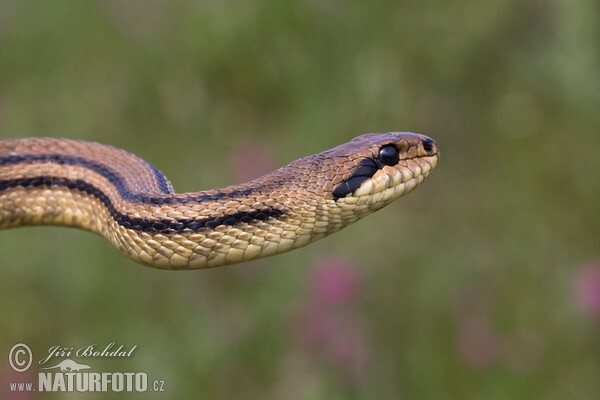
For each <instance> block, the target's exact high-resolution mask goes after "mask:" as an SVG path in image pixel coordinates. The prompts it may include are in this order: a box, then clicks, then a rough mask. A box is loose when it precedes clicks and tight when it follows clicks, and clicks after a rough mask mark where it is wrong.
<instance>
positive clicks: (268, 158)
mask: <svg viewBox="0 0 600 400" xmlns="http://www.w3.org/2000/svg"><path fill="white" fill-rule="evenodd" d="M229 165H230V168H231V174H232V175H233V177H234V178H235V180H236V181H237V182H246V181H249V180H250V179H254V178H258V177H259V176H262V175H265V174H266V173H268V172H271V171H273V170H274V169H275V161H274V159H273V153H272V151H271V149H270V148H269V147H268V146H267V145H266V144H264V143H261V142H260V141H259V140H257V139H255V140H252V141H249V140H247V141H244V142H243V143H241V144H240V145H238V146H236V147H235V148H234V149H233V150H232V152H231V158H230V163H229Z"/></svg>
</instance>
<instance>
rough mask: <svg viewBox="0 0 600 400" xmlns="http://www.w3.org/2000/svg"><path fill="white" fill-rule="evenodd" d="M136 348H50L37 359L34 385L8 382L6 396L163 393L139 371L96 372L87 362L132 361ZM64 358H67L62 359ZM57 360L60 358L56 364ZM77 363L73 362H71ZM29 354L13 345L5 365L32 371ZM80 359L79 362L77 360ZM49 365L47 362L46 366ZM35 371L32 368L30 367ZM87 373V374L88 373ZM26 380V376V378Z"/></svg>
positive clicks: (158, 383) (161, 387)
mask: <svg viewBox="0 0 600 400" xmlns="http://www.w3.org/2000/svg"><path fill="white" fill-rule="evenodd" d="M136 349H137V345H135V346H133V347H129V348H127V347H126V346H124V345H121V346H118V347H117V346H116V345H115V343H114V342H112V343H109V344H108V345H107V346H103V347H101V346H98V345H97V344H91V345H87V346H82V347H79V348H77V349H76V348H74V347H63V346H52V347H50V348H49V349H48V352H47V356H45V357H43V358H41V359H39V361H38V362H37V364H38V365H39V368H38V369H39V372H38V376H37V385H36V382H9V388H8V390H9V391H10V392H36V391H37V392H163V391H164V381H163V380H158V379H157V380H152V381H149V379H148V374H147V373H146V372H142V371H135V372H132V371H125V372H124V371H118V372H96V371H95V370H94V368H92V366H91V364H93V362H91V363H89V364H88V360H90V359H91V361H93V359H98V358H128V357H132V356H133V353H134V351H135V350H136ZM66 357H68V358H66ZM60 358H64V359H63V360H60V361H59V359H60ZM74 358H75V359H77V360H75V359H74ZM33 359H34V356H33V352H32V351H31V348H30V347H29V346H27V345H26V344H24V343H17V344H15V345H14V346H13V347H12V348H11V349H10V352H9V354H8V362H9V364H10V366H11V368H12V369H13V370H14V371H16V372H25V371H27V370H29V369H30V368H32V364H33ZM80 359H83V360H80ZM49 361H50V362H49ZM34 368H35V367H34ZM90 370H91V371H90ZM28 376H30V375H28Z"/></svg>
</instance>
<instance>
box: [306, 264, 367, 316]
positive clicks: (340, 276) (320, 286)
mask: <svg viewBox="0 0 600 400" xmlns="http://www.w3.org/2000/svg"><path fill="white" fill-rule="evenodd" d="M358 286H359V282H358V276H357V273H356V270H355V268H354V266H353V265H352V263H350V262H349V261H348V260H345V259H343V258H339V257H330V258H325V259H322V260H320V261H318V262H317V263H316V265H315V267H314V269H313V270H312V273H311V290H312V292H313V295H314V299H315V300H316V301H317V302H319V303H320V304H322V305H325V306H334V305H342V304H346V303H348V302H349V301H351V300H352V299H353V298H354V297H356V295H357V292H358Z"/></svg>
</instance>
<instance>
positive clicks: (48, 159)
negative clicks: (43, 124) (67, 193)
mask: <svg viewBox="0 0 600 400" xmlns="http://www.w3.org/2000/svg"><path fill="white" fill-rule="evenodd" d="M25 162H29V163H34V162H44V163H54V164H67V165H77V166H81V167H85V168H88V169H91V170H92V171H94V172H96V173H98V174H100V175H102V176H103V177H105V178H106V179H107V180H108V181H109V182H110V183H111V184H113V186H114V187H115V188H116V189H117V191H118V192H119V195H120V196H121V197H122V198H124V199H125V200H128V201H139V202H140V203H150V204H175V203H187V202H189V201H197V202H203V201H216V200H220V199H224V198H234V197H241V196H248V195H250V194H252V193H254V192H255V191H256V190H258V189H259V188H250V189H245V190H237V191H223V192H218V193H215V194H203V195H198V196H190V197H180V198H176V197H163V196H148V195H144V194H139V193H132V192H130V191H129V189H128V188H127V185H126V184H125V183H124V181H123V178H122V177H121V176H120V175H119V174H117V173H116V172H114V171H113V170H111V169H110V168H108V167H107V166H106V165H102V164H99V163H96V162H93V161H90V160H87V159H85V158H82V157H73V156H67V155H62V154H44V155H23V156H8V157H3V158H0V165H11V164H19V163H25ZM144 162H145V163H146V164H147V165H148V166H149V167H150V168H151V169H152V171H153V172H154V175H155V176H156V179H157V182H158V186H159V189H160V191H161V193H162V194H171V191H170V190H169V185H168V183H167V179H166V178H165V176H164V175H163V174H162V172H160V171H159V170H158V169H156V168H155V167H153V166H152V165H151V164H150V163H148V162H147V161H144Z"/></svg>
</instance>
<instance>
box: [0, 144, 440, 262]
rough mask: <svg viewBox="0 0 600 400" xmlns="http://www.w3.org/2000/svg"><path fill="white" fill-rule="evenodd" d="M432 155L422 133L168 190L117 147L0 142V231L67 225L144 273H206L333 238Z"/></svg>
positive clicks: (421, 175)
mask: <svg viewBox="0 0 600 400" xmlns="http://www.w3.org/2000/svg"><path fill="white" fill-rule="evenodd" d="M438 158H439V152H438V146H437V144H436V142H435V141H433V140H432V139H430V138H428V137H427V136H423V135H419V134H414V133H408V132H390V133H382V134H375V133H370V134H364V135H361V136H358V137H357V138H355V139H353V140H352V141H350V142H348V143H345V144H342V145H340V146H337V147H335V148H333V149H330V150H327V151H324V152H322V153H318V154H315V155H312V156H308V157H304V158H301V159H299V160H296V161H294V162H292V163H291V164H289V165H287V166H285V167H282V168H280V169H278V170H275V171H273V172H271V173H269V174H267V175H265V176H262V177H260V178H257V179H254V180H252V181H249V182H246V183H242V184H239V185H233V186H228V187H226V188H223V189H215V190H206V191H200V192H195V193H175V191H174V190H173V187H172V185H171V183H170V182H169V181H168V180H167V179H166V178H165V176H164V175H163V174H162V173H161V172H160V171H159V170H158V169H156V168H154V167H153V166H152V165H150V164H149V163H148V162H146V161H144V160H142V159H141V158H139V157H137V156H135V155H133V154H131V153H129V152H127V151H125V150H121V149H117V148H114V147H111V146H107V145H103V144H99V143H91V142H85V141H77V140H69V139H52V138H30V139H9V140H2V141H0V229H6V228H12V227H18V226H27V225H62V226H70V227H77V228H81V229H85V230H88V231H91V232H94V233H97V234H100V235H101V236H103V237H105V238H106V239H108V240H109V241H110V243H112V245H113V246H114V247H116V248H117V249H118V250H119V251H120V252H121V253H123V254H124V255H125V256H127V257H129V258H130V259H132V260H134V261H137V262H139V263H142V264H145V265H148V266H151V267H155V268H162V269H195V268H205V267H216V266H221V265H227V264H233V263H238V262H243V261H248V260H252V259H256V258H261V257H266V256H270V255H273V254H278V253H282V252H285V251H288V250H291V249H295V248H298V247H301V246H304V245H306V244H308V243H311V242H313V241H315V240H318V239H320V238H322V237H324V236H327V235H329V234H331V233H333V232H336V231H338V230H340V229H341V228H343V227H345V226H347V225H349V224H351V223H353V222H354V221H356V220H358V219H360V218H362V217H364V216H366V215H368V214H370V213H372V212H374V211H376V210H378V209H380V208H382V207H383V206H385V205H387V204H389V203H390V202H392V201H393V200H395V199H397V198H399V197H400V196H402V195H404V194H406V193H408V192H410V191H412V190H413V189H414V188H415V187H417V186H418V185H419V184H420V183H421V182H423V180H424V179H425V178H427V176H428V175H429V173H430V172H431V170H432V169H433V168H434V167H435V165H436V163H437V161H438Z"/></svg>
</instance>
